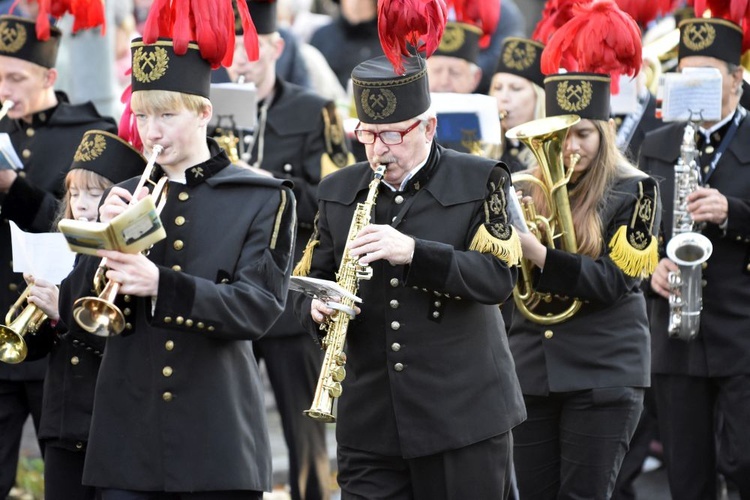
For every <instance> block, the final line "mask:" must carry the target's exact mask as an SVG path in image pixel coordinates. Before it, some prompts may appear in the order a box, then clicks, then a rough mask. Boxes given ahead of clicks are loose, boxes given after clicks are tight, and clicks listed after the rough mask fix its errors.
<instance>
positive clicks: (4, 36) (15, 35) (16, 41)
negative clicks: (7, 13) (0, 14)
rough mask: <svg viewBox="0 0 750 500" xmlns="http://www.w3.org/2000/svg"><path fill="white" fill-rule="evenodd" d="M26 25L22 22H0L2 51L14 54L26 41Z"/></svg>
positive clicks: (0, 45)
mask: <svg viewBox="0 0 750 500" xmlns="http://www.w3.org/2000/svg"><path fill="white" fill-rule="evenodd" d="M26 38H27V34H26V27H25V26H24V25H22V24H20V23H9V22H8V21H3V22H2V23H0V52H6V53H9V54H13V53H15V52H18V51H19V50H20V49H21V47H23V45H24V44H25V43H26Z"/></svg>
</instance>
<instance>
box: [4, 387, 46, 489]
mask: <svg viewBox="0 0 750 500" xmlns="http://www.w3.org/2000/svg"><path fill="white" fill-rule="evenodd" d="M43 384H44V381H42V380H32V381H15V380H0V498H5V497H7V496H8V493H9V492H10V489H11V488H12V487H13V484H14V483H15V481H16V471H17V469H18V452H19V450H20V447H21V436H22V434H23V425H24V423H25V422H26V418H27V417H28V416H29V414H31V418H32V419H33V421H34V428H35V429H39V419H40V418H41V416H42V392H43ZM39 448H40V449H41V450H42V451H44V446H43V444H42V443H39Z"/></svg>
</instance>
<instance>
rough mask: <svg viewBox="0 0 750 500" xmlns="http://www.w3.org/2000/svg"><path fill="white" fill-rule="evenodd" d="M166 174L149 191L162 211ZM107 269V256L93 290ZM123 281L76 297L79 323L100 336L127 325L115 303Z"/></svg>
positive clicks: (147, 174)
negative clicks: (96, 294) (97, 294)
mask: <svg viewBox="0 0 750 500" xmlns="http://www.w3.org/2000/svg"><path fill="white" fill-rule="evenodd" d="M162 151H163V148H162V146H160V145H158V144H157V145H155V146H154V147H153V149H152V153H151V157H150V158H149V160H148V163H147V164H146V168H145V170H144V171H143V174H142V175H141V178H140V180H139V181H138V185H137V186H136V188H135V191H133V197H132V198H131V199H130V205H134V204H135V203H137V202H138V200H137V199H136V196H137V194H138V193H139V192H140V191H141V189H142V188H143V186H145V185H146V183H147V182H151V180H150V179H151V174H152V172H153V169H154V164H155V163H156V158H157V157H158V156H159V155H160V154H161V152H162ZM167 181H168V178H167V176H166V175H165V176H162V178H161V179H159V181H158V182H157V183H156V184H155V185H154V189H153V191H152V192H151V194H149V196H153V197H154V198H155V203H154V204H155V205H156V209H157V212H160V211H161V209H162V208H163V207H164V203H166V201H167ZM106 270H107V259H106V258H104V259H102V261H101V262H100V263H99V267H98V268H97V270H96V274H95V275H94V290H96V291H97V292H99V290H100V289H101V288H102V284H103V283H104V282H105V281H106V278H105V276H104V275H105V273H106ZM120 286H121V284H120V283H118V282H116V281H114V280H109V281H108V282H107V284H106V286H104V289H103V290H101V292H100V293H99V296H98V297H81V298H80V299H78V300H76V301H75V303H74V304H73V317H74V318H75V320H76V323H78V324H79V325H80V327H81V328H83V329H84V330H85V331H87V332H89V333H92V334H94V335H96V336H98V337H112V336H114V335H119V334H120V333H122V331H123V330H124V329H125V316H124V315H123V313H122V311H120V308H119V307H117V306H116V305H115V298H116V297H117V294H118V293H119V291H120Z"/></svg>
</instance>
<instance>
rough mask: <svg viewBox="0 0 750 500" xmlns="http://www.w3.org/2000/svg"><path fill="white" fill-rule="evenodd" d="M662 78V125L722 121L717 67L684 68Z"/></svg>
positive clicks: (719, 78)
mask: <svg viewBox="0 0 750 500" xmlns="http://www.w3.org/2000/svg"><path fill="white" fill-rule="evenodd" d="M663 76H664V102H663V104H662V113H663V115H662V119H663V120H664V121H665V122H670V121H685V120H690V119H695V120H699V121H719V120H721V83H722V82H721V73H720V72H719V70H718V69H716V68H685V69H683V71H682V73H667V74H665V75H663Z"/></svg>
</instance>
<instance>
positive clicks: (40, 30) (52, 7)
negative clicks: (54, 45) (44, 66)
mask: <svg viewBox="0 0 750 500" xmlns="http://www.w3.org/2000/svg"><path fill="white" fill-rule="evenodd" d="M20 1H21V0H15V1H14V2H13V5H11V8H10V12H13V11H14V10H15V8H16V5H18V3H19V2H20ZM29 1H30V2H32V3H33V2H36V3H37V5H38V7H39V12H38V13H37V16H36V37H37V38H38V39H39V40H49V36H50V22H49V18H50V16H52V17H53V18H55V19H60V18H61V17H62V16H64V15H65V14H71V15H72V16H73V18H74V19H73V33H76V32H77V31H78V30H82V29H89V28H96V27H97V26H101V27H102V34H104V30H105V20H104V2H103V0H29Z"/></svg>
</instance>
